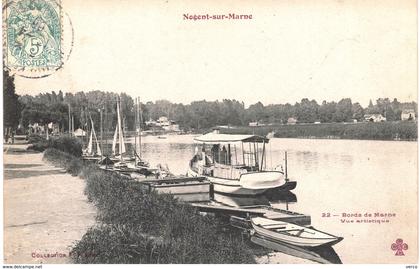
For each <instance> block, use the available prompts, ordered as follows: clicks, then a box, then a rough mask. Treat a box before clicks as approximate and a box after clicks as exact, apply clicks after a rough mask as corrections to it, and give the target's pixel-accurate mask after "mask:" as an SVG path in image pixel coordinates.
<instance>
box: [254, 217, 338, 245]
mask: <svg viewBox="0 0 420 269" xmlns="http://www.w3.org/2000/svg"><path fill="white" fill-rule="evenodd" d="M251 224H252V228H253V230H254V232H255V233H256V234H257V235H259V236H262V237H265V238H268V239H270V240H274V241H279V242H282V243H286V244H290V245H295V246H299V247H319V246H332V245H335V244H337V243H338V242H340V241H341V240H343V238H342V237H337V236H335V235H331V234H327V233H324V232H321V231H318V230H316V229H314V228H309V227H305V226H300V225H297V224H292V223H287V222H283V221H278V220H271V219H267V218H262V217H254V218H251Z"/></svg>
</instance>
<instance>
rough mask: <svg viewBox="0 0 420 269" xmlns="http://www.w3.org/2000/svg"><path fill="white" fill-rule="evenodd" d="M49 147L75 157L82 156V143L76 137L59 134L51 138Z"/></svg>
mask: <svg viewBox="0 0 420 269" xmlns="http://www.w3.org/2000/svg"><path fill="white" fill-rule="evenodd" d="M51 147H52V148H55V149H58V150H60V151H63V152H67V153H69V154H71V155H73V156H76V157H80V156H82V143H81V141H80V140H79V139H78V138H76V137H69V136H61V137H59V138H56V139H52V143H51Z"/></svg>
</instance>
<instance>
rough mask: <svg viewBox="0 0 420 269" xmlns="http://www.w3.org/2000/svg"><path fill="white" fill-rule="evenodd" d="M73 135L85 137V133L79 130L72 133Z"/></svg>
mask: <svg viewBox="0 0 420 269" xmlns="http://www.w3.org/2000/svg"><path fill="white" fill-rule="evenodd" d="M73 135H74V136H77V137H83V136H86V132H85V131H83V130H82V129H80V128H79V129H77V130H75V131H74V132H73Z"/></svg>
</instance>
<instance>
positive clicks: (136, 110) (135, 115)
mask: <svg viewBox="0 0 420 269" xmlns="http://www.w3.org/2000/svg"><path fill="white" fill-rule="evenodd" d="M134 104H135V106H134V107H135V109H134V150H133V151H134V160H135V163H137V154H136V151H137V121H138V119H137V112H138V104H137V98H136V99H135V101H134Z"/></svg>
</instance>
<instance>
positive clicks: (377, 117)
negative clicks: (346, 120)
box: [364, 114, 386, 122]
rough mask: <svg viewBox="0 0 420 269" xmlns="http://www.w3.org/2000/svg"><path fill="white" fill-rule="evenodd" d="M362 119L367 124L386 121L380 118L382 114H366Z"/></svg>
mask: <svg viewBox="0 0 420 269" xmlns="http://www.w3.org/2000/svg"><path fill="white" fill-rule="evenodd" d="M364 118H365V121H368V122H382V121H386V118H385V117H384V116H382V114H366V115H365V116H364Z"/></svg>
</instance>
